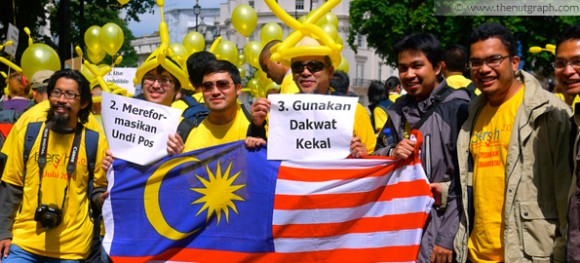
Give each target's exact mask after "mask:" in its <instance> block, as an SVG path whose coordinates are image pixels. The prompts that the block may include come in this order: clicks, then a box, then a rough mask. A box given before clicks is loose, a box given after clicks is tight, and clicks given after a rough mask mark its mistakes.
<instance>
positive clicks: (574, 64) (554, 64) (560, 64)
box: [552, 59, 580, 70]
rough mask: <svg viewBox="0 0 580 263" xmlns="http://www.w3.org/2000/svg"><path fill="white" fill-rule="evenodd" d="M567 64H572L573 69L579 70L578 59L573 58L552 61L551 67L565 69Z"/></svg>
mask: <svg viewBox="0 0 580 263" xmlns="http://www.w3.org/2000/svg"><path fill="white" fill-rule="evenodd" d="M568 65H570V66H572V68H573V69H574V70H580V59H574V60H572V61H565V60H556V61H555V62H552V67H554V68H555V69H559V70H562V69H565V68H566V67H567V66H568Z"/></svg>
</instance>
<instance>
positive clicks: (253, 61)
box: [244, 41, 262, 68]
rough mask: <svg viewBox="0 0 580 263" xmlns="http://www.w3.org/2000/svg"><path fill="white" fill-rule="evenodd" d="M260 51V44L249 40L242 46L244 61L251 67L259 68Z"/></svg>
mask: <svg viewBox="0 0 580 263" xmlns="http://www.w3.org/2000/svg"><path fill="white" fill-rule="evenodd" d="M260 52H262V44H261V43H260V42H258V41H250V42H249V43H248V44H246V46H244V55H245V56H246V61H248V64H250V65H251V66H252V67H255V68H260V62H259V60H258V59H259V58H260Z"/></svg>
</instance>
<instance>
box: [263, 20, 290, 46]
mask: <svg viewBox="0 0 580 263" xmlns="http://www.w3.org/2000/svg"><path fill="white" fill-rule="evenodd" d="M282 38H284V31H282V27H281V26H280V25H278V23H274V22H270V23H267V24H265V25H264V26H262V30H260V41H261V42H262V43H264V45H265V44H268V43H269V42H270V41H272V40H282Z"/></svg>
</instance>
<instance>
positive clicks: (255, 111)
mask: <svg viewBox="0 0 580 263" xmlns="http://www.w3.org/2000/svg"><path fill="white" fill-rule="evenodd" d="M269 111H270V100H269V99H266V98H259V99H257V100H256V101H254V104H252V108H251V113H252V123H253V124H254V125H256V126H262V125H263V124H264V122H265V121H266V116H267V115H268V112H269Z"/></svg>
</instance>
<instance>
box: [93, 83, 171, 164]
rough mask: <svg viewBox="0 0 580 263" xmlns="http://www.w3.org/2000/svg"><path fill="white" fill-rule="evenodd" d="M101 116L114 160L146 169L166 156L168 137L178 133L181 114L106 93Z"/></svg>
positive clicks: (164, 107) (155, 105) (165, 107)
mask: <svg viewBox="0 0 580 263" xmlns="http://www.w3.org/2000/svg"><path fill="white" fill-rule="evenodd" d="M102 96H103V97H102V102H101V103H102V104H101V105H102V110H101V116H102V119H103V126H104V128H105V135H106V136H107V142H108V143H109V148H110V149H111V151H112V152H113V156H115V158H120V159H123V160H127V161H129V162H133V163H136V164H139V165H147V164H150V163H152V162H154V161H157V160H159V159H161V158H163V157H165V156H167V140H168V136H169V134H174V133H175V132H176V131H177V126H178V125H179V120H180V116H181V111H180V110H178V109H175V108H171V107H167V106H163V105H159V104H156V103H152V102H148V101H145V100H138V99H133V98H129V97H124V96H119V95H115V94H111V93H107V92H103V95H102Z"/></svg>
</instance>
